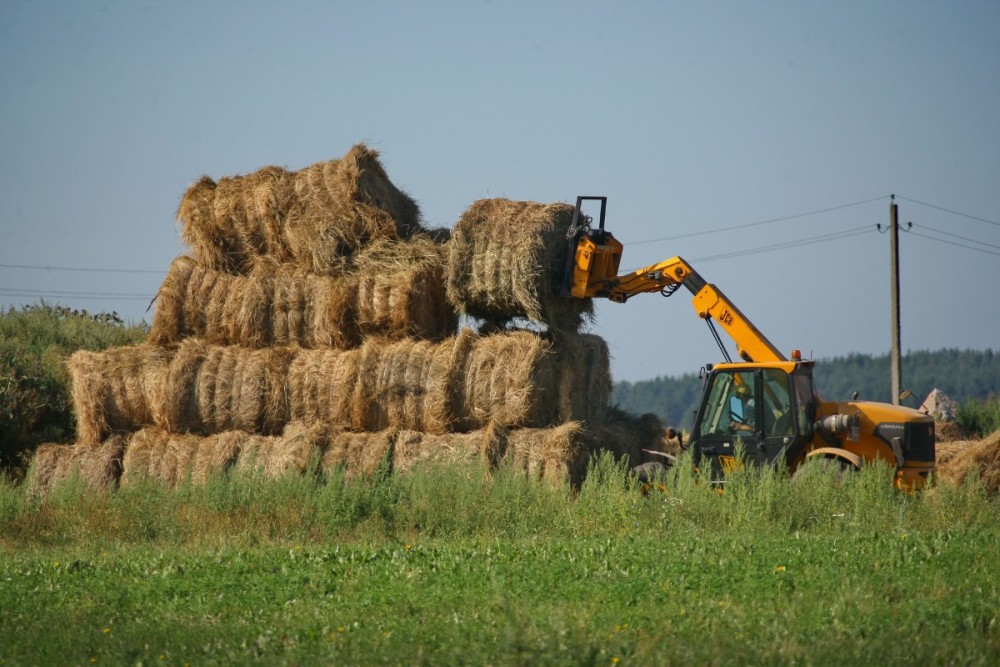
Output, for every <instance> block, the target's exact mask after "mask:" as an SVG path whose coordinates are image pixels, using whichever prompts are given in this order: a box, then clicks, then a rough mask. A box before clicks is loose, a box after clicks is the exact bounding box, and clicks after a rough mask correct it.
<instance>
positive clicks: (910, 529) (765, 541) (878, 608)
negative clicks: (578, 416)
mask: <svg viewBox="0 0 1000 667" xmlns="http://www.w3.org/2000/svg"><path fill="white" fill-rule="evenodd" d="M888 475H889V472H888V471H887V470H885V469H880V468H877V467H870V468H867V469H865V470H863V471H862V472H860V473H858V474H856V475H853V476H849V477H848V478H847V479H846V480H844V481H840V480H838V479H837V478H836V477H834V476H832V475H830V474H829V473H827V472H826V471H824V470H822V469H815V470H807V471H806V472H805V473H804V474H803V475H802V476H800V477H797V478H795V479H794V480H790V479H788V478H787V477H786V476H783V475H781V474H780V473H775V472H773V471H749V472H746V473H743V475H742V476H738V477H735V478H732V479H731V480H730V486H729V487H728V489H727V493H725V494H721V495H720V494H717V493H714V492H713V491H712V490H711V489H709V488H706V487H705V485H703V484H701V483H699V482H698V481H697V480H696V477H695V476H694V475H693V474H692V472H691V471H690V470H689V469H684V468H683V467H682V468H681V469H680V470H678V471H677V475H676V478H675V479H673V480H670V481H669V483H668V484H667V485H666V487H664V489H666V490H664V489H661V488H658V487H654V488H650V489H645V491H646V493H643V492H642V491H643V489H639V488H635V487H629V486H628V485H625V484H623V483H622V481H621V480H622V479H624V477H625V476H624V472H623V471H622V470H621V469H620V468H618V467H616V466H615V465H614V464H613V462H611V461H609V460H602V461H600V462H597V464H596V465H595V467H594V468H593V470H592V473H591V475H590V476H589V477H588V481H587V482H586V484H585V485H584V487H583V488H582V489H580V490H579V492H577V493H572V492H571V491H570V490H569V489H566V488H554V487H552V486H546V485H543V484H539V483H538V482H535V481H532V480H526V479H524V478H523V477H522V476H521V475H518V474H516V473H514V472H513V471H510V470H501V471H500V472H499V473H497V474H494V475H493V476H490V477H487V476H486V475H485V474H484V473H483V471H481V470H475V469H472V470H470V469H459V468H444V469H435V470H427V471H424V472H417V473H414V474H411V475H408V476H405V477H401V476H392V475H385V476H380V477H379V478H377V479H375V480H348V479H343V478H340V477H336V476H335V477H333V478H331V479H325V480H323V479H319V478H308V477H307V478H301V477H295V478H286V479H283V480H277V481H264V480H261V479H256V478H240V477H222V478H219V479H217V480H213V481H212V482H211V483H210V484H208V485H207V486H203V487H184V488H181V489H179V490H177V491H167V490H165V489H161V488H159V487H157V486H156V485H153V484H150V485H139V486H136V487H131V488H123V489H120V490H119V491H117V492H115V493H111V494H94V493H89V492H85V491H83V490H82V489H81V487H79V486H78V485H74V484H67V485H65V486H63V487H62V488H59V489H56V490H55V491H54V492H53V493H51V494H50V495H48V496H47V497H46V498H44V499H39V498H33V497H29V496H28V495H26V494H25V492H24V490H23V487H20V486H14V485H12V484H4V485H3V486H2V487H0V548H2V551H3V558H2V561H0V646H2V647H3V649H2V655H0V664H80V665H87V664H140V663H141V664H145V665H150V664H152V665H184V664H189V665H205V664H233V663H237V664H433V665H438V664H447V665H450V664H477V665H478V664H495V665H520V664H541V665H549V664H551V665H565V664H583V665H616V664H623V665H624V664H640V665H645V664H648V665H661V664H713V663H714V664H764V663H766V664H803V663H805V664H886V663H888V664H900V663H907V664H984V665H988V664H997V663H998V662H1000V576H998V574H997V572H998V569H1000V568H998V567H997V566H998V563H1000V561H998V557H997V554H996V545H997V544H998V543H1000V504H998V501H996V500H991V499H988V498H987V497H986V495H985V494H984V493H983V492H982V491H981V490H980V489H979V488H978V487H977V486H976V484H975V483H969V484H967V485H966V486H964V487H961V488H956V487H951V486H945V485H941V486H939V487H938V488H936V489H934V490H932V491H930V492H927V493H924V494H921V495H917V496H907V495H901V494H897V493H895V492H893V491H892V490H891V488H890V486H889V484H888V483H887V481H886V480H887V477H888Z"/></svg>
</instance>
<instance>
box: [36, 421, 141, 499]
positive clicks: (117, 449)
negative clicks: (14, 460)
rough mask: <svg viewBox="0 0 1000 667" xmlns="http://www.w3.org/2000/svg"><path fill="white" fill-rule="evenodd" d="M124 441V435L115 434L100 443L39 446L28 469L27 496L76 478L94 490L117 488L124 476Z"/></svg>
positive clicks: (45, 491)
mask: <svg viewBox="0 0 1000 667" xmlns="http://www.w3.org/2000/svg"><path fill="white" fill-rule="evenodd" d="M125 442H126V438H125V436H124V435H121V434H115V435H112V436H111V437H110V438H108V439H107V440H106V441H105V442H103V443H100V444H90V443H75V444H72V445H65V444H54V443H45V444H42V445H39V446H38V449H37V450H35V454H34V457H33V459H32V462H31V464H30V465H29V467H28V473H27V479H26V485H27V489H28V493H29V494H31V495H44V494H45V493H47V492H49V491H51V490H52V488H53V487H55V486H56V485H58V484H63V483H65V482H68V481H69V480H70V479H72V478H73V477H74V476H79V479H80V480H81V481H82V482H83V483H84V484H85V485H86V487H87V488H89V489H92V490H95V491H104V490H107V489H110V488H114V487H115V486H117V485H118V480H119V479H120V478H121V474H122V455H123V453H124V451H125Z"/></svg>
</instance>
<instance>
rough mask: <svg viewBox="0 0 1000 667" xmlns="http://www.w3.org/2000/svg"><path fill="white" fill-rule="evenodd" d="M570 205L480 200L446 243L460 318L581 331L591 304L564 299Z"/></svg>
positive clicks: (452, 297)
mask: <svg viewBox="0 0 1000 667" xmlns="http://www.w3.org/2000/svg"><path fill="white" fill-rule="evenodd" d="M573 211H574V208H573V207H572V206H570V205H568V204H539V203H537V202H526V201H511V200H509V199H481V200H479V201H477V202H475V203H473V204H472V206H471V207H469V209H468V210H466V212H465V213H464V214H463V215H462V218H461V219H460V220H459V222H458V224H456V225H455V228H454V230H453V231H452V235H451V239H450V240H449V241H448V278H447V293H448V298H449V299H450V300H451V302H452V304H453V305H454V306H455V308H456V309H457V310H458V311H459V312H462V313H465V314H467V315H471V316H473V317H478V318H482V319H485V320H488V321H493V322H497V323H501V324H502V323H505V322H507V321H509V320H510V319H513V318H515V317H526V318H528V319H532V320H536V321H538V322H542V323H545V324H547V325H549V326H550V327H553V328H558V329H569V330H574V331H575V330H576V329H578V328H579V326H580V325H581V323H582V322H583V320H584V319H585V318H589V317H591V316H592V314H593V304H592V303H591V300H590V299H571V298H564V297H561V296H559V291H560V289H561V283H560V281H561V277H562V274H563V271H564V269H565V265H566V258H567V256H568V252H569V250H568V244H567V240H566V232H567V230H568V229H569V228H570V226H571V225H572V222H573Z"/></svg>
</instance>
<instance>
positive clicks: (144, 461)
mask: <svg viewBox="0 0 1000 667" xmlns="http://www.w3.org/2000/svg"><path fill="white" fill-rule="evenodd" d="M246 437H248V436H247V434H245V433H242V432H240V431H227V432H224V433H220V434H217V435H210V436H198V435H192V434H178V433H168V432H167V431H164V430H162V429H159V428H155V427H152V428H145V429H142V430H140V431H137V432H136V433H133V434H132V435H131V437H130V438H129V440H128V445H127V448H126V450H125V458H124V462H123V467H124V474H123V476H122V484H123V485H130V484H135V483H137V482H138V481H139V480H141V479H145V478H152V479H156V480H157V481H159V482H161V483H162V484H164V485H166V486H169V487H176V486H177V485H179V484H183V483H185V482H187V481H190V482H191V483H193V484H205V483H207V482H208V481H209V479H211V478H212V477H213V476H217V475H220V474H222V473H224V472H225V471H226V470H228V469H229V468H230V467H231V466H232V465H233V463H234V462H235V461H236V458H237V456H238V454H239V450H240V442H241V441H242V440H243V439H245V438H246Z"/></svg>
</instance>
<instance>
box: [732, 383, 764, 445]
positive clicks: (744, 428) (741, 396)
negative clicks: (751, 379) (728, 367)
mask: <svg viewBox="0 0 1000 667" xmlns="http://www.w3.org/2000/svg"><path fill="white" fill-rule="evenodd" d="M732 392H733V393H732V394H731V397H730V401H729V405H730V417H731V418H732V419H731V420H730V422H729V430H730V431H731V432H733V433H753V432H755V431H756V430H757V427H756V426H755V425H754V421H755V414H754V413H755V411H756V409H755V407H754V405H755V401H754V396H753V389H752V388H751V387H750V384H749V383H747V382H739V383H734V384H733V389H732Z"/></svg>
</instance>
